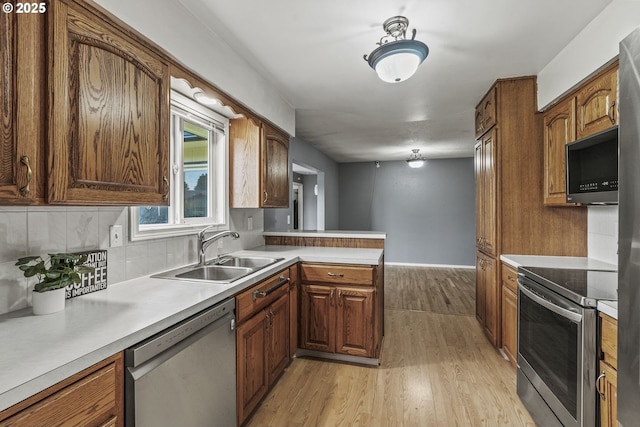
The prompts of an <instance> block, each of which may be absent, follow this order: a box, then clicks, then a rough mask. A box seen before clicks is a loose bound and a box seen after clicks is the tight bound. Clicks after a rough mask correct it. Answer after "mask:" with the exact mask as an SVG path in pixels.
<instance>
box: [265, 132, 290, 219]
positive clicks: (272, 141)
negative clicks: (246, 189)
mask: <svg viewBox="0 0 640 427" xmlns="http://www.w3.org/2000/svg"><path fill="white" fill-rule="evenodd" d="M264 131H265V132H264V133H265V135H264V144H263V146H262V153H263V154H262V155H263V159H264V160H263V161H262V164H261V166H262V194H263V196H264V199H263V204H262V206H263V207H265V208H278V207H280V208H283V207H284V208H288V207H289V136H288V135H286V134H284V133H282V132H279V131H277V130H276V129H274V128H273V127H271V126H269V125H265V126H264Z"/></svg>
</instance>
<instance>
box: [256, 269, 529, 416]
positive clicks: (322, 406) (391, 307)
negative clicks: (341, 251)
mask: <svg viewBox="0 0 640 427" xmlns="http://www.w3.org/2000/svg"><path fill="white" fill-rule="evenodd" d="M474 277H475V272H474V271H473V270H461V269H457V270H452V269H435V268H422V267H396V266H386V267H385V279H386V286H385V293H386V302H385V303H386V306H387V308H386V310H385V315H386V336H385V341H384V345H383V354H382V364H381V366H379V367H377V368H376V367H363V366H356V365H348V364H342V363H334V362H328V361H319V360H313V359H306V358H297V359H294V360H293V362H292V363H291V365H290V366H289V367H288V368H287V371H286V372H285V373H284V375H283V376H282V378H281V379H280V381H279V382H278V383H277V384H276V386H275V387H274V389H273V390H272V391H271V392H270V393H269V395H267V397H266V398H265V400H264V401H263V403H262V404H261V406H260V407H259V408H258V410H257V411H256V413H255V414H254V415H253V417H252V418H251V419H250V420H249V422H248V423H247V426H252V427H253V426H273V427H283V426H349V427H351V426H367V427H372V426H394V427H403V426H416V427H418V426H419V427H423V426H424V427H426V426H534V425H535V424H534V423H533V420H532V419H531V418H530V416H529V414H528V413H527V411H526V409H524V407H523V406H522V404H521V403H520V401H519V400H518V397H517V395H516V391H515V387H516V384H515V371H514V369H513V368H512V367H511V365H510V364H509V363H508V362H507V361H506V360H504V359H503V358H502V357H501V356H500V355H499V353H498V352H497V351H496V350H495V349H494V348H493V347H492V346H491V345H490V344H489V342H488V341H487V339H486V338H485V337H484V335H483V333H482V330H481V328H480V326H479V324H478V322H477V321H476V319H475V315H474V310H475V309H474V308H473V307H474V296H473V294H474V292H475V287H474V280H475V278H474ZM432 293H436V294H437V295H436V296H434V295H432ZM441 303H442V304H443V305H441Z"/></svg>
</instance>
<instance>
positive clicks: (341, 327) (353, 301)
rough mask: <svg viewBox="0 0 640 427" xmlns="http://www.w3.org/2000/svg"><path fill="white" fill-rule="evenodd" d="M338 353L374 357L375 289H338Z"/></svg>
mask: <svg viewBox="0 0 640 427" xmlns="http://www.w3.org/2000/svg"><path fill="white" fill-rule="evenodd" d="M336 292H337V295H336V300H337V310H336V321H337V324H336V353H344V354H350V355H352V356H364V357H373V353H374V350H375V349H374V348H373V327H374V324H373V308H374V304H373V300H374V291H373V289H366V288H363V289H355V288H342V287H339V288H337V289H336Z"/></svg>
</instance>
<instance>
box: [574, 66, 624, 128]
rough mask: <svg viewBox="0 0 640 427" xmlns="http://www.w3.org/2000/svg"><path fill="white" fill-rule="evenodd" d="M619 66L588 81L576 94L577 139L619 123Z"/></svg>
mask: <svg viewBox="0 0 640 427" xmlns="http://www.w3.org/2000/svg"><path fill="white" fill-rule="evenodd" d="M617 92H618V66H617V64H616V65H615V66H614V67H612V68H610V69H608V70H606V71H605V72H604V73H603V74H602V75H600V76H599V77H597V78H596V79H595V80H593V81H591V82H589V83H587V84H586V85H585V87H584V88H582V89H580V90H579V91H578V93H577V95H576V139H581V138H584V137H585V136H589V135H592V134H594V133H597V132H600V131H603V130H605V129H608V128H610V127H611V126H614V125H617V124H618V114H617V106H618V102H617V101H618V100H617Z"/></svg>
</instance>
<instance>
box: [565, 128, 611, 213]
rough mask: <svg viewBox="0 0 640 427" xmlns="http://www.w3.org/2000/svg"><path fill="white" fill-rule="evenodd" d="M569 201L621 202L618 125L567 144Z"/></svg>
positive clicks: (588, 203)
mask: <svg viewBox="0 0 640 427" xmlns="http://www.w3.org/2000/svg"><path fill="white" fill-rule="evenodd" d="M565 158H566V162H567V163H566V166H567V202H568V203H583V204H586V205H617V204H618V126H614V127H612V128H610V129H607V130H604V131H602V132H599V133H596V134H594V135H590V136H588V137H585V138H582V139H579V140H578V141H575V142H572V143H569V144H567V146H566V157H565Z"/></svg>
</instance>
